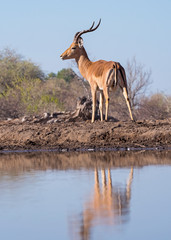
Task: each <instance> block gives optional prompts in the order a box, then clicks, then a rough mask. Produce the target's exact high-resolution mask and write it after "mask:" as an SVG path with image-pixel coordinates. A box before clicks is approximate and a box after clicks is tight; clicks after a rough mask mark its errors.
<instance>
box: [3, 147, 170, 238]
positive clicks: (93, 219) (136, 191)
mask: <svg viewBox="0 0 171 240" xmlns="http://www.w3.org/2000/svg"><path fill="white" fill-rule="evenodd" d="M170 183H171V152H170V151H167V152H142V153H141V152H134V153H132V152H129V153H126V152H101V153H82V154H80V153H65V154H64V153H63V154H59V153H55V152H52V153H25V154H21V153H20V154H2V155H0V236H1V239H3V240H11V239H13V240H20V239H22V240H23V239H24V240H27V239H28V240H30V239H32V240H34V239H35V240H37V239H41V240H44V239H46V240H47V239H51V240H53V239H60V240H62V239H87V240H88V239H102V240H103V239H124V240H127V239H129V240H130V239H132V240H134V239H139V240H141V239H143V240H144V239H155V240H158V239H165V240H167V239H168V240H170V237H171V190H170V189H171V187H170Z"/></svg>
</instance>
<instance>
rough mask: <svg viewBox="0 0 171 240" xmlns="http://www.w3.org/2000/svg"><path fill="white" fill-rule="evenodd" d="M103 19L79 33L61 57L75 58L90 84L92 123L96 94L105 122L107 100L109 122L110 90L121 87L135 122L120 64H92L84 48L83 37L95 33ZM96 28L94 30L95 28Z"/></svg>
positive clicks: (124, 76)
mask: <svg viewBox="0 0 171 240" xmlns="http://www.w3.org/2000/svg"><path fill="white" fill-rule="evenodd" d="M100 22H101V19H100V21H99V23H98V24H97V26H96V27H94V22H93V24H92V26H91V27H90V29H88V30H83V31H80V32H77V33H76V34H75V37H74V41H73V43H72V44H71V46H70V47H69V48H68V49H67V50H66V51H65V52H64V53H62V55H61V58H62V59H63V60H65V59H72V58H74V59H75V60H76V62H77V64H78V68H79V70H80V73H81V75H82V76H83V77H84V78H85V79H86V80H87V81H88V82H89V84H90V87H91V94H92V102H93V106H92V122H94V119H95V108H96V92H97V90H100V104H99V109H100V118H101V121H103V96H104V97H105V100H106V114H105V120H106V121H107V116H108V107H109V88H112V89H113V90H115V89H116V87H117V86H118V85H119V87H120V88H121V89H122V92H123V95H124V97H125V100H126V103H127V106H128V110H129V113H130V117H131V119H132V120H133V116H132V112H131V107H130V101H129V98H128V90H127V81H126V74H125V70H124V68H123V67H122V66H121V65H120V63H118V62H113V61H109V62H107V61H104V60H99V61H96V62H92V61H90V60H89V58H88V55H87V53H86V50H85V48H84V46H83V39H82V38H81V35H83V34H85V33H88V32H93V31H95V30H96V29H97V28H98V27H99V25H100ZM93 27H94V28H93Z"/></svg>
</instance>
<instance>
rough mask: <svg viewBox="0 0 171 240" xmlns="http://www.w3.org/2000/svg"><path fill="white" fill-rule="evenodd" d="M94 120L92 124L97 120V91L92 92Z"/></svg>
mask: <svg viewBox="0 0 171 240" xmlns="http://www.w3.org/2000/svg"><path fill="white" fill-rule="evenodd" d="M92 101H93V104H92V119H91V122H92V123H93V122H94V120H95V111H96V91H92Z"/></svg>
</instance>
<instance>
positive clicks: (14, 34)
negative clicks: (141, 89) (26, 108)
mask: <svg viewBox="0 0 171 240" xmlns="http://www.w3.org/2000/svg"><path fill="white" fill-rule="evenodd" d="M100 18H101V19H102V23H101V25H100V27H99V29H98V30H97V31H96V32H94V33H89V34H86V35H84V36H83V39H84V46H85V48H86V50H87V53H88V55H89V58H90V59H91V60H93V61H95V60H98V59H104V60H114V61H119V62H120V63H121V64H122V65H123V66H124V67H126V63H127V61H128V59H132V58H133V57H134V56H135V57H136V59H137V62H138V63H141V64H143V65H144V66H145V69H147V70H149V69H151V71H152V75H151V80H152V81H153V83H152V85H151V86H150V88H149V91H148V92H151V93H154V92H165V93H167V94H171V0H143V1H138V0H117V1H115V0H105V1H104V0H103V1H100V0H94V1H93V0H86V1H78V0H72V1H69V0H61V1H59V0H48V1H45V0H5V1H3V2H2V1H1V8H0V33H1V38H0V50H2V49H3V48H4V47H10V48H12V49H15V50H16V52H17V53H19V54H21V55H23V56H24V57H25V58H26V59H30V60H32V61H33V62H34V63H36V64H38V65H40V67H41V69H42V70H43V71H44V72H45V73H48V72H55V73H56V72H58V71H59V70H61V69H62V68H68V67H72V66H73V63H72V61H70V60H68V61H62V60H61V59H60V57H59V56H60V54H61V53H62V52H63V51H64V50H65V49H66V48H67V47H68V46H69V45H70V44H71V42H72V40H73V37H74V34H75V33H76V32H78V31H80V30H83V29H87V28H88V27H90V26H91V24H92V22H93V21H96V22H98V20H99V19H100Z"/></svg>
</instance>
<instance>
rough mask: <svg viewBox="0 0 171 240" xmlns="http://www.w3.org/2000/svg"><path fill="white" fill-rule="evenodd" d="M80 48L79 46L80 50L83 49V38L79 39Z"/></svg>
mask: <svg viewBox="0 0 171 240" xmlns="http://www.w3.org/2000/svg"><path fill="white" fill-rule="evenodd" d="M78 46H79V48H82V47H83V39H82V37H79V39H78Z"/></svg>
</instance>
